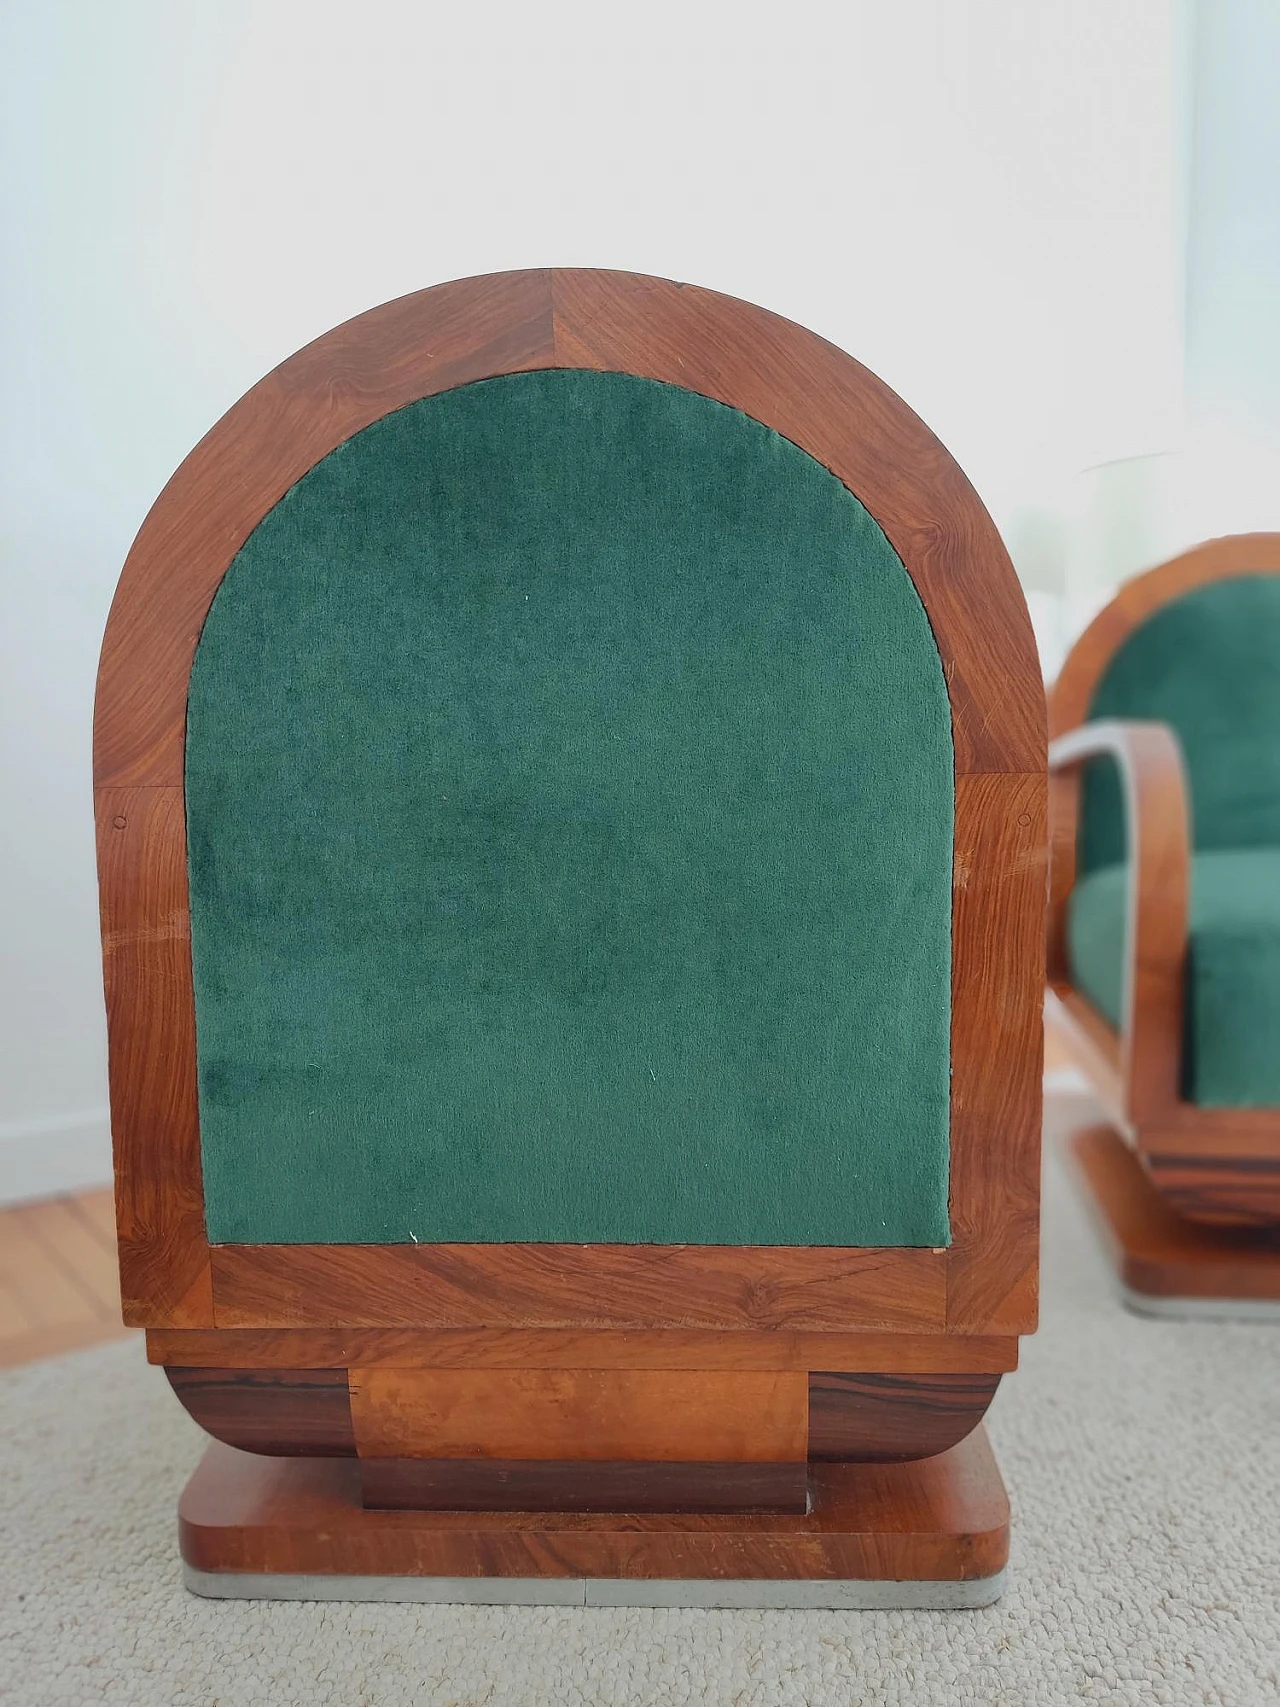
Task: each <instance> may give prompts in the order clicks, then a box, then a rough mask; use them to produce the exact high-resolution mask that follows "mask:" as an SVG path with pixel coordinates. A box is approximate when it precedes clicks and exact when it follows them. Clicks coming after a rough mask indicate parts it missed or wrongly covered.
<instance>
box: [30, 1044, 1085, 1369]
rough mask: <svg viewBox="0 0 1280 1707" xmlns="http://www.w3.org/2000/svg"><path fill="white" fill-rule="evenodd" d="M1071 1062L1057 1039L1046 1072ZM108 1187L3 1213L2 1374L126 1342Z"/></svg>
mask: <svg viewBox="0 0 1280 1707" xmlns="http://www.w3.org/2000/svg"><path fill="white" fill-rule="evenodd" d="M1066 1064H1067V1057H1066V1055H1065V1053H1064V1052H1063V1050H1062V1048H1061V1045H1059V1044H1058V1043H1056V1042H1055V1040H1054V1038H1053V1036H1052V1034H1050V1035H1049V1036H1048V1037H1047V1038H1046V1039H1045V1062H1044V1065H1045V1071H1046V1072H1052V1071H1053V1069H1054V1068H1055V1067H1062V1066H1065V1065H1066ZM129 1331H130V1330H129V1329H127V1328H124V1327H122V1326H121V1323H120V1286H119V1282H118V1280H117V1278H116V1225H115V1210H114V1208H113V1206H112V1202H111V1191H110V1188H108V1187H104V1188H103V1189H102V1190H100V1191H90V1192H82V1193H80V1194H78V1195H77V1196H74V1197H52V1198H49V1199H47V1200H46V1201H45V1202H42V1203H22V1204H18V1205H16V1206H15V1207H13V1208H10V1209H0V1369H6V1368H12V1367H13V1366H14V1365H15V1364H19V1363H37V1362H39V1361H40V1360H41V1359H42V1358H46V1357H61V1356H62V1355H63V1353H64V1352H68V1351H81V1350H83V1349H84V1348H85V1347H86V1346H91V1345H98V1344H100V1343H101V1342H102V1341H104V1340H114V1339H121V1338H123V1337H124V1336H125V1335H126V1334H127V1333H128V1332H129Z"/></svg>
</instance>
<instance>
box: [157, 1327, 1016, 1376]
mask: <svg viewBox="0 0 1280 1707" xmlns="http://www.w3.org/2000/svg"><path fill="white" fill-rule="evenodd" d="M147 1356H148V1357H149V1358H150V1360H151V1362H152V1363H163V1364H168V1365H170V1366H171V1367H177V1368H181V1367H188V1368H197V1369H199V1368H224V1369H251V1368H253V1369H277V1368H280V1369H288V1368H298V1369H322V1368H323V1369H347V1368H349V1367H350V1366H351V1365H353V1364H360V1365H363V1366H365V1367H368V1366H370V1365H372V1364H378V1363H388V1364H394V1365H396V1366H398V1367H400V1368H410V1369H414V1368H418V1369H428V1368H435V1369H802V1370H805V1371H808V1370H811V1369H833V1368H835V1369H864V1370H869V1371H876V1370H886V1371H896V1372H899V1373H901V1374H912V1373H922V1374H929V1373H934V1372H946V1371H955V1372H966V1371H972V1372H974V1373H977V1374H1003V1373H1004V1372H1005V1371H1007V1370H1010V1369H1016V1368H1017V1367H1018V1341H1017V1339H1016V1338H1014V1337H1013V1336H1008V1337H1005V1338H997V1337H995V1336H985V1337H984V1336H982V1335H979V1334H967V1335H959V1334H948V1335H944V1334H897V1333H885V1334H874V1333H868V1334H843V1333H838V1332H832V1333H797V1332H794V1331H792V1330H789V1329H774V1330H770V1331H767V1332H766V1331H756V1330H751V1329H735V1330H732V1331H727V1332H726V1331H718V1330H699V1329H682V1328H670V1329H655V1330H651V1331H649V1330H642V1331H632V1332H629V1331H620V1332H614V1331H610V1330H601V1331H596V1332H591V1331H588V1332H580V1331H570V1330H567V1329H557V1328H551V1329H542V1328H487V1329H475V1330H471V1329H466V1328H446V1329H442V1330H440V1331H438V1332H431V1331H426V1332H422V1331H414V1330H410V1329H401V1328H347V1329H306V1328H219V1329H217V1330H214V1331H203V1330H192V1331H182V1330H172V1329H166V1328H153V1329H152V1330H151V1331H150V1332H149V1333H148V1334H147Z"/></svg>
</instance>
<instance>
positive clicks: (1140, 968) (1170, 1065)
mask: <svg viewBox="0 0 1280 1707" xmlns="http://www.w3.org/2000/svg"><path fill="white" fill-rule="evenodd" d="M1104 755H1105V756H1109V757H1111V758H1113V759H1115V761H1116V763H1117V765H1118V766H1119V769H1120V776H1121V782H1122V786H1123V791H1124V800H1125V819H1126V826H1127V829H1128V838H1129V861H1128V863H1129V893H1128V909H1127V924H1126V931H1125V980H1124V1009H1123V1013H1122V1016H1121V1028H1120V1065H1121V1072H1122V1075H1123V1082H1124V1098H1125V1105H1126V1113H1127V1115H1128V1117H1129V1119H1130V1120H1131V1121H1133V1122H1134V1123H1135V1124H1140V1123H1143V1122H1146V1121H1149V1120H1151V1119H1153V1118H1157V1117H1159V1115H1161V1114H1162V1113H1165V1112H1166V1111H1168V1109H1169V1108H1170V1106H1171V1105H1173V1104H1176V1103H1178V1102H1179V1101H1180V1100H1181V1078H1182V1017H1183V1005H1182V1002H1183V988H1182V986H1183V971H1184V966H1185V963H1186V950H1187V914H1188V906H1189V899H1190V881H1191V830H1190V814H1189V811H1188V804H1187V801H1188V795H1187V779H1186V770H1185V767H1184V765H1183V762H1182V750H1181V748H1180V747H1179V745H1178V738H1177V736H1176V735H1175V734H1174V732H1173V730H1172V729H1170V728H1169V726H1168V724H1165V723H1129V722H1124V723H1122V722H1118V721H1111V720H1100V721H1098V722H1096V723H1085V724H1082V725H1081V726H1080V727H1079V728H1078V729H1072V730H1070V731H1069V732H1068V733H1067V734H1065V735H1061V736H1059V737H1058V739H1057V740H1056V741H1053V742H1051V743H1050V746H1049V771H1050V785H1049V786H1050V815H1051V819H1052V823H1053V838H1052V846H1051V849H1050V931H1051V941H1050V945H1049V976H1050V979H1051V981H1054V982H1060V983H1066V982H1068V981H1069V980H1068V974H1067V965H1066V912H1067V902H1068V900H1069V898H1070V895H1071V890H1072V888H1073V887H1074V885H1075V876H1076V831H1077V824H1078V820H1079V810H1080V767H1081V766H1082V765H1083V764H1084V763H1085V762H1086V761H1087V760H1089V759H1094V758H1099V757H1102V756H1104Z"/></svg>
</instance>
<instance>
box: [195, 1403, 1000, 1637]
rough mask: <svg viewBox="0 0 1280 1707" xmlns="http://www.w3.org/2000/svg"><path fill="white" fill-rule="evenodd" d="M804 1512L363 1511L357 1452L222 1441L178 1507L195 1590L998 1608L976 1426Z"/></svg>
mask: <svg viewBox="0 0 1280 1707" xmlns="http://www.w3.org/2000/svg"><path fill="white" fill-rule="evenodd" d="M810 1474H811V1489H812V1498H811V1507H810V1510H809V1511H807V1512H804V1513H800V1514H791V1513H775V1512H755V1513H733V1514H726V1515H709V1514H694V1513H671V1514H653V1513H645V1514H635V1513H619V1514H614V1513H581V1512H570V1513H557V1512H440V1511H434V1512H425V1511H378V1510H368V1509H366V1508H365V1507H364V1506H363V1505H362V1504H361V1499H360V1477H359V1465H358V1464H357V1462H356V1461H355V1460H353V1459H332V1458H264V1457H259V1456H257V1455H255V1454H252V1453H247V1452H238V1451H236V1450H235V1449H234V1448H233V1447H229V1446H223V1445H221V1444H218V1443H216V1442H215V1443H214V1444H213V1445H211V1446H210V1447H209V1449H208V1450H207V1452H206V1453H205V1456H204V1459H203V1460H202V1462H201V1464H200V1466H199V1468H198V1469H197V1470H196V1472H195V1474H194V1476H193V1477H192V1478H191V1481H190V1482H189V1483H188V1484H187V1488H186V1490H185V1492H184V1493H183V1496H182V1500H181V1503H180V1506H179V1534H180V1539H181V1546H182V1557H183V1560H184V1561H185V1564H186V1567H187V1577H186V1580H187V1584H188V1586H189V1587H190V1588H191V1589H193V1590H194V1591H195V1592H196V1593H197V1594H203V1595H211V1596H228V1597H248V1598H263V1599H290V1600H347V1599H350V1600H380V1601H395V1600H405V1601H463V1602H469V1603H475V1604H534V1605H538V1604H542V1605H556V1606H565V1605H570V1606H726V1607H733V1606H800V1607H833V1608H842V1607H847V1608H859V1607H940V1608H949V1607H966V1606H985V1605H988V1604H990V1602H992V1601H993V1600H995V1599H997V1598H998V1596H999V1594H1000V1592H1001V1589H1002V1587H1003V1572H1004V1565H1005V1561H1006V1559H1007V1557H1008V1550H1009V1502H1008V1499H1007V1497H1006V1494H1005V1490H1004V1483H1003V1482H1002V1481H1001V1479H1000V1472H999V1469H998V1468H997V1466H996V1462H995V1459H994V1457H993V1456H992V1453H991V1448H990V1446H989V1444H988V1442H987V1438H986V1432H985V1430H984V1429H982V1428H978V1429H975V1431H974V1432H973V1433H972V1434H971V1435H969V1437H968V1438H967V1439H965V1440H963V1441H961V1442H960V1444H959V1445H958V1446H954V1447H952V1448H951V1450H950V1451H949V1452H944V1453H941V1454H939V1456H938V1457H936V1458H926V1459H922V1460H920V1461H919V1462H917V1463H913V1464H815V1465H814V1466H812V1469H811V1473H810Z"/></svg>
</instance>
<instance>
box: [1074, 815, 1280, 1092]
mask: <svg viewBox="0 0 1280 1707" xmlns="http://www.w3.org/2000/svg"><path fill="white" fill-rule="evenodd" d="M1128 875H1129V874H1128V868H1127V867H1126V866H1125V865H1123V864H1120V865H1108V866H1103V867H1101V868H1100V869H1098V870H1096V871H1092V872H1090V873H1088V875H1087V876H1085V877H1084V878H1083V879H1082V880H1081V881H1080V882H1079V883H1078V884H1077V885H1076V887H1075V890H1074V892H1073V893H1072V896H1071V903H1070V910H1069V913H1068V945H1069V949H1070V957H1071V971H1072V976H1073V978H1074V980H1075V982H1076V985H1077V986H1078V987H1079V989H1081V990H1082V991H1084V993H1085V995H1087V996H1088V997H1089V999H1090V1001H1092V1002H1093V1003H1094V1005H1095V1006H1096V1007H1097V1008H1098V1009H1100V1011H1101V1012H1102V1013H1104V1014H1105V1015H1106V1017H1107V1018H1108V1019H1109V1020H1110V1021H1111V1023H1112V1024H1113V1025H1116V1026H1118V1025H1119V1023H1120V1015H1121V1008H1122V1002H1123V981H1124V965H1125V920H1126V913H1127V906H1126V885H1127V883H1128ZM1183 1063H1184V1083H1183V1095H1184V1096H1186V1097H1187V1098H1188V1100H1189V1101H1191V1102H1195V1103H1198V1104H1200V1105H1201V1106H1202V1107H1204V1108H1276V1107H1280V847H1257V848H1230V849H1226V848H1223V849H1214V850H1212V851H1210V852H1207V853H1200V854H1197V855H1196V856H1195V860H1194V862H1193V866H1192V879H1191V921H1190V932H1189V942H1188V957H1187V985H1186V1016H1185V1028H1184V1046H1183Z"/></svg>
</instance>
